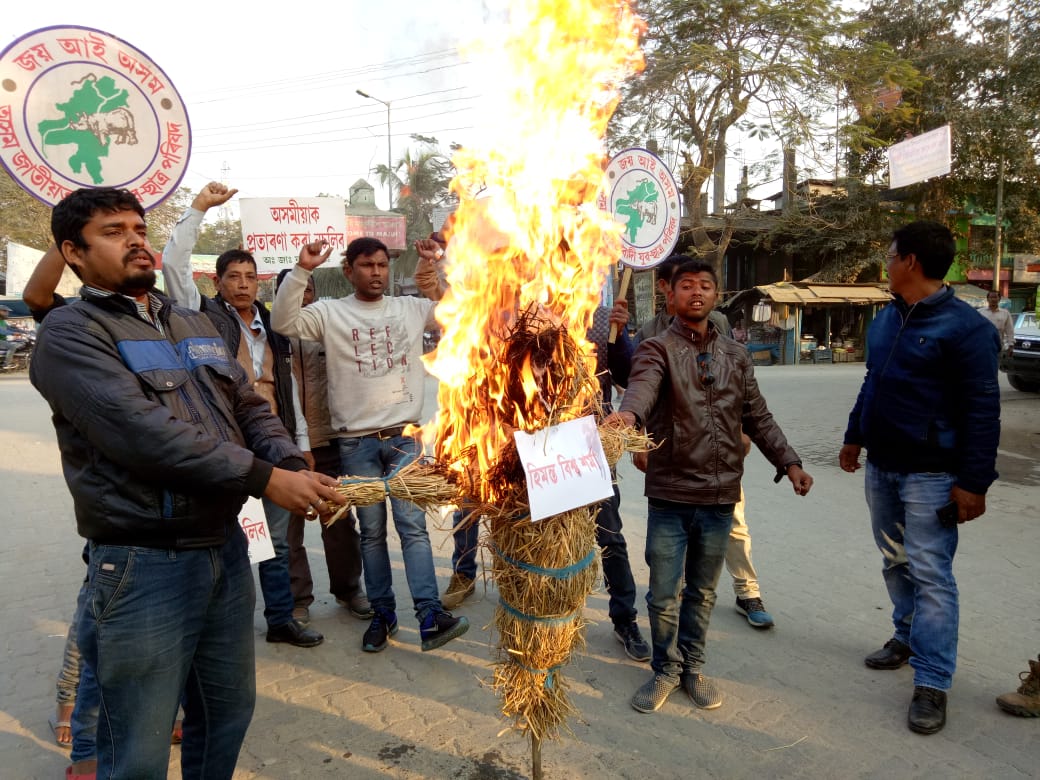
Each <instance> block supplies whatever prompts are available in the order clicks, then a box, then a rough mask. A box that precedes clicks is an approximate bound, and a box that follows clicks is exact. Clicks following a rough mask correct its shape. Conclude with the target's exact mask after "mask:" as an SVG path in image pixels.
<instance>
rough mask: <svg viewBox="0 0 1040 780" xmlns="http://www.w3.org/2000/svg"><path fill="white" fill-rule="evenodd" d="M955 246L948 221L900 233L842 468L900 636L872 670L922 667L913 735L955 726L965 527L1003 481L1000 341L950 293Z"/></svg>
mask: <svg viewBox="0 0 1040 780" xmlns="http://www.w3.org/2000/svg"><path fill="white" fill-rule="evenodd" d="M955 251H956V244H955V243H954V240H953V235H952V234H951V233H950V231H949V230H948V229H947V228H946V227H945V226H944V225H940V224H939V223H937V222H924V221H922V222H913V223H911V224H909V225H905V226H904V227H901V228H900V229H899V230H897V231H896V232H895V234H894V236H893V241H892V245H891V247H890V248H889V252H888V260H887V266H886V268H887V271H888V280H889V287H890V288H891V290H892V292H893V294H894V295H895V302H894V303H893V304H892V305H890V306H888V307H886V308H885V309H884V310H882V312H881V313H880V314H879V315H878V317H877V319H876V320H874V323H873V324H872V325H871V327H870V331H869V332H868V334H867V375H866V378H865V379H864V380H863V387H862V388H861V389H860V391H859V396H858V397H857V398H856V405H855V406H854V407H853V409H852V413H851V414H850V415H849V425H848V428H847V430H846V431H845V445H844V446H843V447H842V448H841V453H840V455H839V463H840V465H841V467H842V469H844V470H845V471H848V472H850V473H851V472H854V471H856V470H857V469H858V468H859V456H860V451H861V449H862V448H863V447H866V448H867V472H866V495H867V506H868V508H869V509H870V518H871V523H872V525H873V530H874V541H875V542H876V543H877V546H878V549H880V550H881V554H882V562H883V568H882V573H883V575H884V579H885V585H886V587H887V588H888V595H889V598H890V599H891V600H892V605H893V610H892V622H893V624H894V625H895V633H894V635H893V637H892V638H891V639H890V640H889V641H888V642H886V643H885V646H884V647H883V648H881V649H880V650H878V651H877V652H875V653H872V654H871V655H868V656H867V657H866V658H865V659H864V662H865V663H866V665H867V666H868V667H870V668H871V669H898V668H899V667H901V666H902V665H903V664H905V663H906V662H907V661H908V660H909V661H910V664H911V666H913V668H914V693H913V697H912V699H911V702H910V710H909V713H908V725H909V726H910V728H911V730H913V731H916V732H918V733H921V734H934V733H935V732H937V731H939V730H940V729H941V728H942V727H943V726H944V725H945V724H946V691H947V690H949V688H950V685H951V682H952V679H953V672H954V669H955V668H956V664H957V621H958V614H959V607H958V602H957V583H956V582H955V581H954V578H953V556H954V553H955V552H956V550H957V525H958V524H959V523H965V522H968V521H969V520H974V519H975V518H976V517H979V516H980V515H981V514H983V512H985V511H986V490H987V489H988V488H989V486H990V484H991V483H992V482H993V480H995V479H996V477H997V473H996V470H995V464H996V459H997V443H998V441H999V439H1000V388H999V386H998V384H997V356H998V353H999V351H1000V337H999V336H998V335H997V332H996V330H995V329H994V328H993V326H992V325H990V324H989V323H988V322H987V321H986V320H985V319H984V318H983V317H982V316H981V315H980V314H979V313H978V312H977V311H975V310H974V309H972V308H971V307H970V306H968V305H967V304H966V303H964V302H963V301H960V300H958V299H957V298H955V297H954V294H953V290H952V289H951V288H950V287H948V286H947V285H945V284H943V277H944V276H946V273H947V271H949V270H950V265H951V264H952V263H953V257H954V253H955Z"/></svg>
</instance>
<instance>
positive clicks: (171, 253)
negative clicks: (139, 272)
mask: <svg viewBox="0 0 1040 780" xmlns="http://www.w3.org/2000/svg"><path fill="white" fill-rule="evenodd" d="M237 192H238V190H233V189H229V188H228V187H227V186H226V185H224V184H221V183H220V182H215V181H211V182H210V183H209V184H207V185H206V186H205V187H203V188H202V189H201V190H199V194H198V195H196V196H195V199H194V200H193V201H192V202H191V207H190V208H189V209H188V210H187V211H185V212H184V215H183V216H182V217H181V218H180V219H179V220H177V224H176V225H174V226H173V230H172V231H171V233H170V240H169V241H167V242H166V247H165V248H164V249H163V257H162V259H163V267H162V270H163V280H164V281H165V282H166V294H167V295H169V296H170V297H171V298H173V300H175V301H176V302H177V303H179V304H180V305H181V306H184V307H186V308H189V309H200V308H201V307H202V295H201V294H200V293H199V288H198V287H196V286H195V280H194V279H193V278H192V274H191V250H192V249H194V248H195V242H196V241H198V238H199V229H200V228H201V227H202V220H203V218H204V217H205V216H206V212H207V211H209V210H210V209H211V208H213V207H214V206H220V205H222V204H224V203H227V202H228V201H229V200H231V198H233V197H234V196H235V194H236V193H237Z"/></svg>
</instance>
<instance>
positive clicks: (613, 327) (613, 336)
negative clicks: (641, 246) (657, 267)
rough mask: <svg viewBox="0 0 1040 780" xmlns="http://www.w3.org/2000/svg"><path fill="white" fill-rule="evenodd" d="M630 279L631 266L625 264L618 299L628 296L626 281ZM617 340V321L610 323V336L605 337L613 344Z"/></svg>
mask: <svg viewBox="0 0 1040 780" xmlns="http://www.w3.org/2000/svg"><path fill="white" fill-rule="evenodd" d="M631 281H632V266H630V265H626V266H625V270H624V271H622V272H621V287H619V288H618V294H617V297H618V299H619V300H620V299H623V298H626V297H628V283H629V282H631ZM615 341H617V323H614V322H612V323H610V336H608V337H607V342H608V343H610V344H613V343H614V342H615Z"/></svg>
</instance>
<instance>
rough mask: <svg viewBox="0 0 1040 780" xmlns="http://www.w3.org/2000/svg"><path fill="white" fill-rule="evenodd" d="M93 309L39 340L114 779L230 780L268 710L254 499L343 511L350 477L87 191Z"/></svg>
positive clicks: (64, 315)
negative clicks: (256, 638)
mask: <svg viewBox="0 0 1040 780" xmlns="http://www.w3.org/2000/svg"><path fill="white" fill-rule="evenodd" d="M51 226H52V231H53V233H54V240H55V244H56V245H57V247H58V248H59V250H60V251H61V253H62V256H63V257H64V258H65V261H66V262H67V263H68V264H69V265H70V266H71V267H72V269H73V270H74V271H75V272H76V274H77V275H78V276H79V277H80V279H82V281H83V288H82V290H81V293H80V296H81V300H80V301H79V302H77V303H74V304H72V305H70V306H63V307H60V308H58V309H56V310H54V311H52V312H51V313H50V314H49V315H48V317H47V319H46V320H45V321H44V323H43V324H42V326H41V328H40V336H39V341H38V342H37V347H36V355H35V357H34V359H33V362H32V365H31V367H30V379H31V380H32V383H33V385H34V386H35V387H36V389H37V390H39V392H40V394H41V395H43V397H44V398H45V399H46V400H47V402H48V404H49V405H50V407H51V411H52V415H53V417H52V419H53V422H54V428H55V431H56V433H57V438H58V446H59V448H60V450H61V459H62V469H63V471H64V474H65V481H66V482H67V483H68V487H69V492H70V493H71V494H72V499H73V504H74V506H75V511H76V523H77V527H78V530H79V533H80V535H81V536H83V537H85V538H86V539H87V540H88V542H89V544H88V548H89V571H88V581H87V584H86V585H85V586H84V592H83V595H82V596H81V598H83V599H84V608H83V614H82V617H81V620H80V622H79V627H78V628H79V631H78V639H79V647H80V650H81V652H82V654H83V658H84V661H85V662H86V663H87V664H89V665H90V667H91V668H92V669H93V670H94V673H95V676H96V678H97V685H98V690H99V692H100V702H101V707H100V712H99V719H98V728H97V761H98V763H97V775H98V777H165V776H166V770H167V764H168V761H169V753H170V733H171V730H172V728H173V722H174V719H175V717H176V715H177V706H178V704H179V703H181V701H183V706H184V712H185V719H184V742H183V748H182V752H181V767H182V773H183V775H184V777H186V778H189V777H190V778H203V777H205V778H231V777H232V775H233V774H234V768H235V762H236V760H237V758H238V752H239V749H240V747H241V745H242V740H243V738H244V737H245V733H246V729H247V727H248V726H249V721H250V719H251V718H252V713H253V706H254V702H255V699H256V678H255V667H254V653H253V608H254V600H255V593H254V590H253V577H252V572H251V571H250V568H249V560H248V556H247V544H246V538H245V535H244V533H243V532H242V528H241V527H240V526H239V524H238V522H237V515H238V512H239V511H240V510H241V508H242V505H243V503H244V501H245V498H246V496H247V495H253V496H264V497H266V498H268V499H270V500H271V501H274V502H275V503H277V504H278V505H280V506H282V507H284V508H285V509H287V510H290V511H294V512H300V513H308V512H315V511H317V512H330V511H334V507H333V505H334V504H341V503H343V499H342V497H341V496H339V494H338V493H337V492H336V491H335V489H334V485H335V480H333V479H330V478H329V477H325V476H321V475H317V474H314V473H312V472H308V471H305V469H306V464H305V461H304V459H303V456H302V453H301V452H300V450H299V449H298V448H297V447H296V445H295V444H294V443H293V441H292V439H291V438H290V437H289V435H288V433H287V432H286V430H285V427H284V426H283V425H282V424H281V422H279V420H278V418H277V417H275V416H274V415H273V414H271V409H270V406H269V405H268V404H267V402H266V401H265V400H264V399H263V398H262V397H261V396H260V395H259V394H258V393H256V392H255V391H253V390H252V388H251V387H250V386H249V385H248V384H247V383H246V380H245V374H244V372H243V370H242V368H241V367H240V366H239V365H238V363H237V362H236V361H235V358H234V355H232V354H230V353H229V351H228V350H227V348H226V347H225V345H224V342H223V340H222V339H221V337H220V334H219V333H218V332H217V330H216V329H215V328H214V327H213V325H212V323H211V322H210V321H209V319H208V318H207V317H206V316H205V315H204V314H202V313H201V312H193V311H188V310H186V309H181V308H179V307H177V306H174V305H172V304H171V302H170V300H169V299H168V298H166V297H165V296H163V295H160V294H159V293H157V292H156V291H155V290H154V284H155V259H154V255H153V253H152V249H151V247H150V246H149V245H148V239H147V229H146V226H145V221H144V210H143V209H142V208H141V205H140V203H139V202H138V201H137V199H136V198H135V197H134V196H133V194H131V193H130V192H127V191H126V190H117V189H111V188H99V189H93V190H77V191H75V192H73V193H72V194H71V195H69V196H68V197H66V198H65V199H64V200H62V201H61V203H59V204H58V205H57V206H56V207H55V209H54V213H53V215H52V220H51Z"/></svg>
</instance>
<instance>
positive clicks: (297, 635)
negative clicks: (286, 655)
mask: <svg viewBox="0 0 1040 780" xmlns="http://www.w3.org/2000/svg"><path fill="white" fill-rule="evenodd" d="M267 641H268V642H285V643H286V644H290V645H295V646H296V647H317V646H318V645H320V644H321V643H322V642H324V641H325V637H323V636H322V635H321V634H319V633H318V632H317V631H314V630H313V629H310V628H304V627H303V626H302V625H300V622H299V621H298V620H290V621H289V622H288V623H286V624H285V625H284V626H273V627H269V628H268V629H267Z"/></svg>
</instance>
